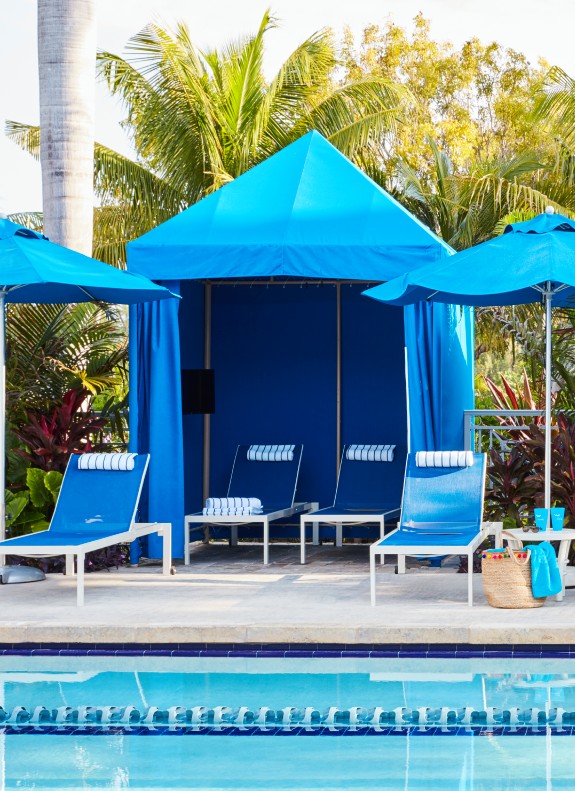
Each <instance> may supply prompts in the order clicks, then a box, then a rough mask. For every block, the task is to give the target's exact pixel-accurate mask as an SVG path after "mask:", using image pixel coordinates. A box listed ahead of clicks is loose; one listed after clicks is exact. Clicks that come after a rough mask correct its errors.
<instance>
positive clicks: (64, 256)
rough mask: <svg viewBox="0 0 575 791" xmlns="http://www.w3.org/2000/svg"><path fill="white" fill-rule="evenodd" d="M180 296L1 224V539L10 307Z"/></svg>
mask: <svg viewBox="0 0 575 791" xmlns="http://www.w3.org/2000/svg"><path fill="white" fill-rule="evenodd" d="M174 296H175V295H174V294H172V293H171V292H170V291H168V289H166V288H163V287H162V286H158V285H156V283H152V281H151V280H148V279H147V278H145V277H142V276H141V275H135V274H132V273H130V272H123V271H121V270H119V269H115V268H114V267H113V266H108V264H103V263H102V262H101V261H96V260H95V259H93V258H89V257H88V256H86V255H82V254H81V253H76V252H74V251H73V250H68V249H67V248H66V247H61V246H60V245H58V244H54V243H53V242H50V241H49V240H48V239H47V238H46V237H45V236H43V235H42V234H40V233H36V231H32V230H30V229H29V228H25V227H24V226H22V225H17V224H16V223H14V222H11V221H10V220H7V219H5V218H2V219H0V540H3V539H4V537H5V527H6V518H5V517H6V514H5V499H4V498H5V492H4V486H5V477H6V476H5V472H6V471H5V447H6V435H5V430H6V428H5V422H6V394H5V382H6V376H5V331H6V327H5V322H6V317H5V313H4V304H5V303H6V302H21V303H22V302H31V303H55V304H61V303H63V304H65V303H67V302H92V301H94V300H98V301H99V300H101V301H103V302H113V303H117V304H120V305H132V304H136V303H139V302H150V301H156V300H161V299H170V298H172V297H174Z"/></svg>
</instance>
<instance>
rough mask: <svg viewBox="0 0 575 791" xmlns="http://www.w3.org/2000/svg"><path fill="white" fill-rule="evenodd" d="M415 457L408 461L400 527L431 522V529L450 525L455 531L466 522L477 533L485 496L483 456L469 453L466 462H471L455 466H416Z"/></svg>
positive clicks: (412, 455) (413, 455) (484, 459)
mask: <svg viewBox="0 0 575 791" xmlns="http://www.w3.org/2000/svg"><path fill="white" fill-rule="evenodd" d="M463 453H464V452H461V454H463ZM416 456H417V454H415V453H410V454H409V456H408V459H407V471H406V475H405V484H404V489H403V502H402V507H401V525H402V526H403V525H405V524H406V523H408V522H414V523H415V524H416V526H417V523H420V524H422V525H423V524H425V523H431V524H430V527H431V525H432V524H433V523H434V522H440V523H441V529H442V530H444V528H447V529H448V528H449V524H450V523H453V525H454V529H457V528H458V527H459V528H460V527H461V524H462V523H465V524H466V525H467V527H468V528H471V527H476V528H477V530H479V529H480V527H481V520H482V516H483V498H484V495H485V469H486V458H485V454H484V453H471V452H468V455H467V459H468V460H469V461H471V462H472V463H471V464H470V465H469V466H454V467H447V466H445V467H440V466H424V467H423V466H417V464H416ZM438 460H439V459H438Z"/></svg>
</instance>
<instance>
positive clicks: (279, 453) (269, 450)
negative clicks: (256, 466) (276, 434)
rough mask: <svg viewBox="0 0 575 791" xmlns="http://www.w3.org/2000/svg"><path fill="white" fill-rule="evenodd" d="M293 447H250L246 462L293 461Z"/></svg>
mask: <svg viewBox="0 0 575 791" xmlns="http://www.w3.org/2000/svg"><path fill="white" fill-rule="evenodd" d="M294 448H295V445H250V446H249V448H248V461H293V452H294Z"/></svg>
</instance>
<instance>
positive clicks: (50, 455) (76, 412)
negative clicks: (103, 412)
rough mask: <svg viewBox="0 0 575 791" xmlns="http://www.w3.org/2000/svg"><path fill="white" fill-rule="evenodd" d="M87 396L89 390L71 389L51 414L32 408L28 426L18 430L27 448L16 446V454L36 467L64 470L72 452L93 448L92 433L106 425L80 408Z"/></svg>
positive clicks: (16, 431) (84, 451)
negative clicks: (47, 414) (44, 413)
mask: <svg viewBox="0 0 575 791" xmlns="http://www.w3.org/2000/svg"><path fill="white" fill-rule="evenodd" d="M87 396H88V391H87V390H68V392H67V393H66V394H65V395H64V398H63V399H62V404H61V405H59V406H57V407H56V408H55V409H54V411H53V412H52V414H51V415H50V416H46V415H43V414H41V413H40V412H36V411H34V410H30V411H28V413H27V418H28V423H27V425H25V426H22V427H21V428H19V429H15V430H14V434H15V435H16V436H17V437H18V439H19V440H20V441H21V442H22V443H23V444H24V445H25V446H26V448H27V450H22V449H15V453H17V454H18V455H19V456H22V457H23V458H25V459H27V460H28V461H30V463H31V464H32V466H33V467H39V468H40V469H42V470H46V471H49V470H58V472H62V473H63V472H64V471H65V469H66V465H67V463H68V459H69V458H70V456H71V455H72V453H87V452H88V451H90V450H91V449H92V446H91V443H90V436H91V435H92V434H94V433H95V432H97V431H101V430H102V429H103V428H104V426H105V425H106V421H105V420H104V419H102V418H98V417H95V416H94V415H93V414H90V413H86V412H81V411H80V407H81V406H82V403H83V402H84V401H85V400H86V397H87Z"/></svg>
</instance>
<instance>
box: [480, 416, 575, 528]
mask: <svg viewBox="0 0 575 791" xmlns="http://www.w3.org/2000/svg"><path fill="white" fill-rule="evenodd" d="M544 464H545V434H544V431H543V430H542V428H541V426H539V425H536V424H532V425H531V426H529V430H528V434H527V436H526V437H525V438H523V437H522V438H521V439H520V441H518V442H517V443H516V444H515V445H514V446H513V449H512V450H511V453H510V454H509V455H507V456H503V455H502V454H501V453H500V452H499V451H498V450H496V449H495V448H494V449H492V451H491V454H490V465H489V467H488V470H487V474H488V478H489V485H488V487H487V491H486V494H485V508H486V512H487V513H488V514H489V516H490V517H491V518H497V519H503V520H505V519H506V518H507V519H509V520H513V522H514V523H516V524H517V525H520V524H521V523H522V520H523V518H524V516H526V514H527V512H530V511H532V510H533V507H534V506H539V505H543V487H544V476H545V468H544ZM551 499H552V501H553V502H557V503H558V504H560V505H561V506H564V507H565V509H566V512H567V516H568V519H569V524H570V526H572V525H575V420H574V419H572V418H570V417H568V416H567V415H565V414H564V413H559V414H558V415H557V431H556V432H555V434H554V436H553V438H552V442H551Z"/></svg>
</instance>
